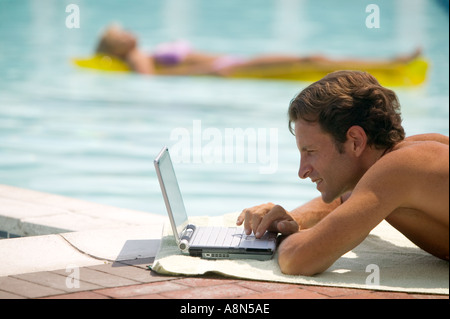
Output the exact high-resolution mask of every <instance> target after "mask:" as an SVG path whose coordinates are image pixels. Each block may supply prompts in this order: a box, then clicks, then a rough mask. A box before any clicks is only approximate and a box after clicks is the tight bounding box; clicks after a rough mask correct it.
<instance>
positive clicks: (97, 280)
mask: <svg viewBox="0 0 450 319" xmlns="http://www.w3.org/2000/svg"><path fill="white" fill-rule="evenodd" d="M55 272H56V273H59V274H61V273H63V274H65V270H63V269H62V270H58V271H55ZM80 280H81V281H83V282H87V283H91V284H94V285H97V286H100V287H120V286H127V285H135V284H137V283H139V282H138V281H135V280H131V279H128V278H124V277H120V276H116V275H113V274H108V273H105V272H103V271H98V270H95V269H91V268H89V267H82V268H80Z"/></svg>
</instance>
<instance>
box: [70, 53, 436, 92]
mask: <svg viewBox="0 0 450 319" xmlns="http://www.w3.org/2000/svg"><path fill="white" fill-rule="evenodd" d="M73 62H74V63H75V64H76V65H77V66H79V67H83V68H90V69H96V70H101V71H114V72H130V68H129V67H128V65H127V64H126V63H124V62H123V61H121V60H119V59H115V58H111V57H109V56H106V55H99V54H97V55H94V56H93V57H90V58H86V59H73ZM337 70H361V71H366V72H369V73H370V74H372V75H373V76H375V77H376V78H377V79H378V81H379V82H380V83H381V84H382V85H385V86H413V85H420V84H422V83H424V82H425V80H426V75H427V70H428V62H427V61H426V60H425V59H424V58H423V57H417V58H415V59H414V60H411V61H409V62H407V63H402V62H393V63H386V64H376V65H374V66H373V67H367V65H365V66H364V67H361V68H359V67H358V65H357V64H348V65H346V64H342V65H339V68H338V69H336V64H330V65H329V66H320V67H318V65H317V64H316V63H311V64H310V65H309V64H307V63H304V62H302V63H301V64H295V63H293V64H286V65H285V66H280V65H277V66H265V67H258V68H245V69H242V70H239V69H237V70H236V71H234V72H233V73H232V74H230V76H229V77H231V78H250V79H271V80H292V81H307V82H314V81H317V80H320V79H321V78H323V77H324V76H325V75H327V74H328V73H331V72H333V71H337Z"/></svg>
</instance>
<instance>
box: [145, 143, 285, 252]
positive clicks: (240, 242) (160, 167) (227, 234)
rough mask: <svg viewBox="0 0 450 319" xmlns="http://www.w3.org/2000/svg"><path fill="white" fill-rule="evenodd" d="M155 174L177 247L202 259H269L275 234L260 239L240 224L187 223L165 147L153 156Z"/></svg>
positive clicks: (272, 250)
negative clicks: (228, 225) (215, 225)
mask: <svg viewBox="0 0 450 319" xmlns="http://www.w3.org/2000/svg"><path fill="white" fill-rule="evenodd" d="M154 164H155V169H156V174H157V175H158V180H159V184H160V186H161V191H162V194H163V197H164V202H165V204H166V208H167V213H168V214H169V219H170V224H171V226H172V230H173V234H174V236H175V240H176V242H177V245H178V247H179V248H180V250H181V251H182V252H183V253H185V254H189V255H191V256H198V257H202V258H205V259H257V260H268V259H271V258H272V256H273V254H274V252H275V249H276V240H277V234H276V233H270V232H266V233H265V234H264V236H263V237H262V238H261V239H256V238H255V236H254V235H253V234H251V235H248V236H247V235H246V234H245V232H244V228H243V227H197V226H195V225H193V224H190V223H189V220H188V216H187V214H186V210H185V207H184V203H183V198H182V196H181V192H180V188H179V186H178V181H177V178H176V176H175V171H174V169H173V165H172V161H171V159H170V155H169V149H168V148H167V147H164V148H163V149H162V150H161V152H160V153H159V154H158V156H157V157H156V159H155V161H154Z"/></svg>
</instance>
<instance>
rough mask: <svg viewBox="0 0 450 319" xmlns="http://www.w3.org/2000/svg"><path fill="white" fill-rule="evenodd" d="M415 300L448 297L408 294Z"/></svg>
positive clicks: (447, 296)
mask: <svg viewBox="0 0 450 319" xmlns="http://www.w3.org/2000/svg"><path fill="white" fill-rule="evenodd" d="M410 296H411V297H413V298H415V299H449V295H423V294H410Z"/></svg>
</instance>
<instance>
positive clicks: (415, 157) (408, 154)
mask: <svg viewBox="0 0 450 319" xmlns="http://www.w3.org/2000/svg"><path fill="white" fill-rule="evenodd" d="M430 136H431V137H432V138H431V139H430V138H429V137H430ZM430 136H428V137H425V136H414V137H411V138H407V139H405V140H404V141H402V142H400V143H398V144H397V145H396V146H395V147H394V148H393V149H392V150H391V151H390V152H388V153H387V154H386V155H384V156H383V157H382V158H380V159H379V160H378V161H377V162H376V163H375V164H374V165H372V167H371V168H370V169H369V170H368V171H367V172H366V174H364V176H363V177H362V178H361V180H360V181H359V183H358V185H357V187H356V188H355V191H357V190H359V189H363V190H364V191H367V190H371V191H375V192H377V193H380V194H383V196H382V197H390V196H394V197H397V196H400V197H402V196H406V197H410V196H412V195H414V193H415V192H423V191H424V189H431V188H434V187H436V186H439V187H442V185H446V183H445V182H446V181H447V185H448V174H449V146H448V144H445V143H442V142H441V141H444V142H445V140H446V139H445V136H443V135H434V134H432V135H430ZM447 142H448V137H447ZM447 188H448V186H447Z"/></svg>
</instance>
